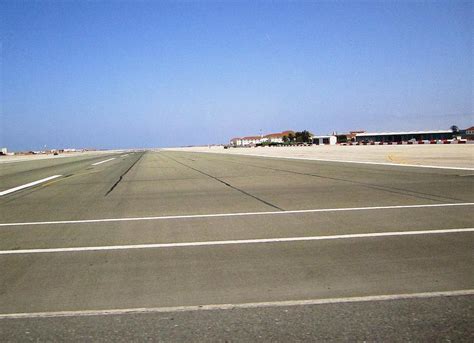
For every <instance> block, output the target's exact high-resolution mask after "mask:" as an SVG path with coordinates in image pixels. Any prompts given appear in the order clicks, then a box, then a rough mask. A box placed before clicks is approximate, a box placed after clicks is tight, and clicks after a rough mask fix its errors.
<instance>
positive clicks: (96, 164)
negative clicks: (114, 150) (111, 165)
mask: <svg viewBox="0 0 474 343" xmlns="http://www.w3.org/2000/svg"><path fill="white" fill-rule="evenodd" d="M112 160H115V157H112V158H109V159H108V160H105V161H100V162H96V163H92V164H91V165H92V166H98V165H99V164H102V163H106V162H109V161H112Z"/></svg>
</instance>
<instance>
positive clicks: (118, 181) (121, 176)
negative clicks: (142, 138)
mask: <svg viewBox="0 0 474 343" xmlns="http://www.w3.org/2000/svg"><path fill="white" fill-rule="evenodd" d="M143 155H145V153H142V154H141V155H140V157H139V158H137V160H136V161H135V162H133V164H132V165H131V166H130V167H129V168H128V169H127V170H126V171H125V172H124V173H122V175H120V177H119V179H118V180H117V181H116V182H115V183H114V184H113V185H112V187H110V189H109V190H108V191H107V193H105V196H107V195H109V194H110V193H111V192H112V191H113V190H114V189H115V187H117V186H118V184H119V183H120V181H122V179H123V177H124V176H125V175H126V174H127V173H128V172H129V171H130V170H131V169H132V168H133V166H135V164H137V162H138V161H140V160H141V159H142V157H143Z"/></svg>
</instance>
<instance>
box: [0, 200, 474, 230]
mask: <svg viewBox="0 0 474 343" xmlns="http://www.w3.org/2000/svg"><path fill="white" fill-rule="evenodd" d="M473 205H474V202H462V203H443V204H421V205H393V206H372V207H370V206H369V207H342V208H319V209H310V210H287V211H267V212H236V213H212V214H187V215H175V216H155V217H125V218H103V219H79V220H53V221H42V222H21V223H0V227H5V226H31V225H58V224H92V223H106V222H128V221H142V220H143V221H145V220H173V219H174V220H177V219H199V218H225V217H245V216H262V215H266V216H269V215H288V214H299V213H320V212H321V213H324V212H346V211H347V212H349V211H375V210H396V209H416V208H432V207H455V206H473Z"/></svg>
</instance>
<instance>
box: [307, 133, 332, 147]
mask: <svg viewBox="0 0 474 343" xmlns="http://www.w3.org/2000/svg"><path fill="white" fill-rule="evenodd" d="M312 139H313V144H316V145H335V144H336V143H337V137H336V136H334V135H328V136H313V137H312Z"/></svg>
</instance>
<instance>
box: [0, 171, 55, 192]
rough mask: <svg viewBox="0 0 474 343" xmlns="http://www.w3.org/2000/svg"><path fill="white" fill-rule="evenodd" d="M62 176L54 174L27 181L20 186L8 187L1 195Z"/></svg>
mask: <svg viewBox="0 0 474 343" xmlns="http://www.w3.org/2000/svg"><path fill="white" fill-rule="evenodd" d="M61 176H62V175H53V176H49V177H47V178H44V179H41V180H38V181H33V182H30V183H27V184H25V185H22V186H18V187H15V188H10V189H7V190H5V191H2V192H0V196H3V195H7V194H10V193H13V192H17V191H19V190H22V189H25V188H28V187H33V186H36V185H38V184H40V183H43V182H46V181H49V180H53V179H56V178H58V177H61Z"/></svg>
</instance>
